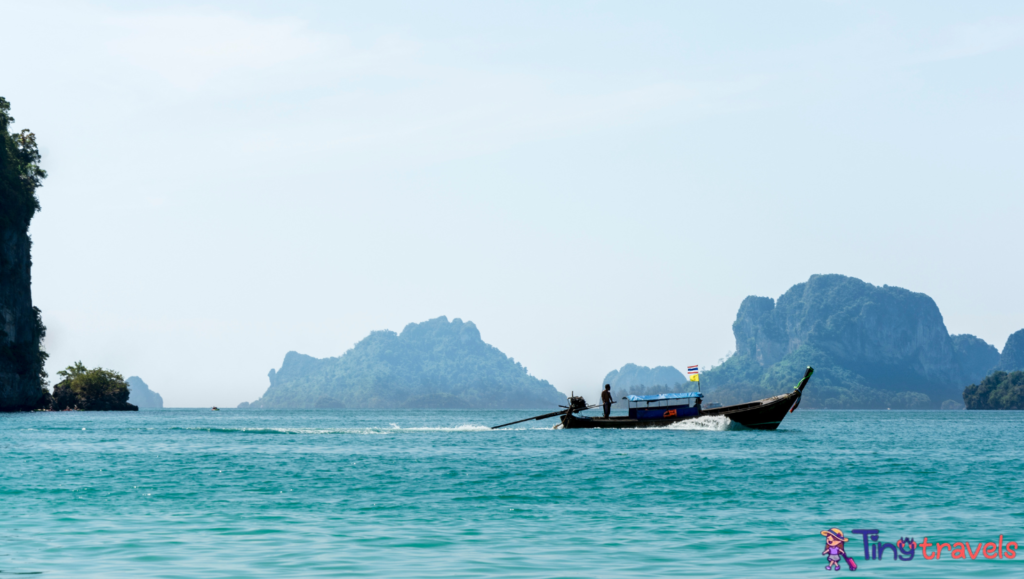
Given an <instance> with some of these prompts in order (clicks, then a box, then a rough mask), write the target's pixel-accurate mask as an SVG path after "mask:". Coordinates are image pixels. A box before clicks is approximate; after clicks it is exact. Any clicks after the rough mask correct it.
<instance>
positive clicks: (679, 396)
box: [629, 392, 704, 402]
mask: <svg viewBox="0 0 1024 579" xmlns="http://www.w3.org/2000/svg"><path fill="white" fill-rule="evenodd" d="M703 397H704V395H703V394H701V393H700V392H684V393H682V394H651V395H649V396H637V395H635V394H634V395H632V396H630V397H629V401H630V402H653V401H654V400H681V399H683V398H703Z"/></svg>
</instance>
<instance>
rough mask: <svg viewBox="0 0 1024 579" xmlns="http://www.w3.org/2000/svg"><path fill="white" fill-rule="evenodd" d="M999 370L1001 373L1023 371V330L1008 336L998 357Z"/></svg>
mask: <svg viewBox="0 0 1024 579" xmlns="http://www.w3.org/2000/svg"><path fill="white" fill-rule="evenodd" d="M999 369H1000V370H1002V371H1003V372H1016V371H1018V370H1024V330H1019V331H1017V332H1014V333H1012V334H1010V337H1009V338H1007V339H1006V346H1004V347H1003V355H1002V356H1000V357H999Z"/></svg>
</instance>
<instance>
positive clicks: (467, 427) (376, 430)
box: [171, 423, 491, 435]
mask: <svg viewBox="0 0 1024 579" xmlns="http://www.w3.org/2000/svg"><path fill="white" fill-rule="evenodd" d="M171 430H190V431H194V432H218V433H227V434H234V433H238V434H292V435H295V434H305V435H312V434H394V433H396V432H483V431H488V430H491V428H490V427H488V426H479V425H475V424H463V425H461V426H454V427H431V426H424V427H409V428H402V427H401V426H399V425H397V424H394V423H392V424H391V426H390V427H366V428H225V427H202V426H193V427H172V428H171Z"/></svg>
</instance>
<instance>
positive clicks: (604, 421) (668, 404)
mask: <svg viewBox="0 0 1024 579" xmlns="http://www.w3.org/2000/svg"><path fill="white" fill-rule="evenodd" d="M813 373H814V368H811V367H810V366H808V367H807V371H806V372H804V377H803V378H802V379H801V380H800V383H799V384H797V385H796V386H794V387H793V390H792V391H791V392H788V393H786V394H780V395H778V396H772V397H771V398H764V399H762V400H755V401H753V402H747V403H744V404H734V405H732V406H719V407H717V408H708V409H703V408H701V400H702V399H703V398H704V395H703V394H701V393H700V392H686V393H679V394H654V395H651V396H629V397H628V400H629V415H628V416H609V417H608V418H604V417H600V416H581V415H580V413H582V412H583V411H584V410H589V409H591V408H597V406H596V405H595V406H590V405H588V404H587V401H586V400H584V399H583V397H582V396H570V397H569V405H568V406H563V408H565V410H560V411H558V412H551V413H548V414H542V415H541V416H534V417H532V418H526V419H523V420H517V421H515V422H509V423H508V424H501V425H499V426H494V427H493V428H502V427H505V426H511V425H512V424H519V423H520V422H527V421H530V420H543V419H545V418H554V417H555V416H561V423H560V424H559V425H558V426H556V428H558V427H561V428H659V427H665V426H669V425H671V424H675V423H676V422H682V421H684V420H694V419H696V418H699V417H701V416H725V417H727V418H729V420H732V421H733V422H736V423H738V424H741V425H743V426H745V427H747V428H754V429H757V430H775V429H776V428H778V427H779V424H781V423H782V419H783V418H785V417H786V414H787V413H788V412H792V411H794V410H796V409H797V407H798V406H800V398H801V397H802V396H803V393H804V387H805V386H807V381H808V380H810V379H811V374H813ZM652 404H653V405H652Z"/></svg>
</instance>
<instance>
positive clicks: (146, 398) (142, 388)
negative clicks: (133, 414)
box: [125, 376, 164, 408]
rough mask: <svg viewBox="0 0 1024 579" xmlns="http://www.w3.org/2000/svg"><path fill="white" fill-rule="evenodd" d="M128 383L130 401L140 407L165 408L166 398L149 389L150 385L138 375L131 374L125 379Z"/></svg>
mask: <svg viewBox="0 0 1024 579" xmlns="http://www.w3.org/2000/svg"><path fill="white" fill-rule="evenodd" d="M125 382H127V383H128V392H129V396H128V402H129V403H130V404H134V405H136V406H138V407H139V408H163V407H164V399H163V397H162V396H160V395H159V394H157V393H156V392H153V391H152V390H150V389H149V385H148V384H146V383H145V382H143V381H142V378H139V377H138V376H129V377H128V379H127V380H126V381H125Z"/></svg>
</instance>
